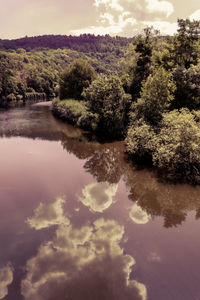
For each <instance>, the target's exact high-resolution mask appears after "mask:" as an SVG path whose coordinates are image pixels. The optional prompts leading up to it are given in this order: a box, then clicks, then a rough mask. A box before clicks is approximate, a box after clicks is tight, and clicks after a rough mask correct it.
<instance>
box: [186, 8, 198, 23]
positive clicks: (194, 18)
mask: <svg viewBox="0 0 200 300" xmlns="http://www.w3.org/2000/svg"><path fill="white" fill-rule="evenodd" d="M189 19H190V20H191V21H193V20H196V21H199V20H200V9H198V10H196V11H195V12H194V13H193V14H191V15H190V17H189Z"/></svg>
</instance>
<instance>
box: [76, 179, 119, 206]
mask: <svg viewBox="0 0 200 300" xmlns="http://www.w3.org/2000/svg"><path fill="white" fill-rule="evenodd" d="M117 188H118V185H117V184H109V183H108V182H100V183H90V184H88V185H86V186H85V187H84V188H83V190H82V196H81V197H79V200H80V201H81V202H82V203H83V204H84V205H85V206H87V207H89V209H90V210H91V211H92V212H103V211H104V210H106V209H107V208H109V207H110V205H111V204H112V202H113V197H114V196H115V194H116V192H117Z"/></svg>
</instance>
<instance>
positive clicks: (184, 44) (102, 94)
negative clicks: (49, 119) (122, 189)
mask: <svg viewBox="0 0 200 300" xmlns="http://www.w3.org/2000/svg"><path fill="white" fill-rule="evenodd" d="M52 40H55V44H54V45H53V43H52ZM56 41H57V44H56ZM28 45H29V46H30V47H29V48H28ZM75 45H76V47H75ZM1 46H2V48H4V49H7V48H17V47H19V46H20V47H24V48H25V49H26V50H24V49H17V50H16V51H14V50H9V51H5V50H2V51H1V52H0V55H1V60H0V98H1V99H6V100H7V101H12V100H14V99H15V98H18V99H20V98H21V97H22V98H26V97H28V96H29V95H32V94H34V93H36V94H37V95H38V96H39V95H45V96H47V97H51V96H54V95H57V94H58V91H60V99H57V100H55V101H54V102H53V112H54V113H55V114H56V115H57V116H60V117H62V118H64V119H66V120H67V121H69V122H71V123H73V124H74V125H75V126H79V127H83V128H85V129H88V130H92V131H94V132H95V133H96V134H97V135H99V136H101V137H103V138H106V139H107V138H109V139H113V138H114V139H116V138H124V137H126V149H127V153H128V154H129V155H130V157H133V158H134V159H137V160H138V161H140V162H141V161H142V162H144V161H148V162H150V163H151V164H152V165H154V166H156V167H157V168H158V169H159V170H161V171H162V172H161V174H164V175H165V176H166V177H168V178H176V179H178V180H182V181H190V182H191V183H200V152H199V149H200V128H199V126H200V125H199V124H200V111H199V110H200V21H190V20H182V19H180V20H178V31H177V34H175V35H174V36H160V35H159V33H158V32H157V31H155V30H153V29H152V28H146V29H145V30H144V34H141V35H139V36H137V37H135V38H134V39H133V40H132V43H130V44H129V40H128V39H126V38H119V37H116V38H111V37H109V36H104V37H100V36H98V37H95V36H92V35H82V36H80V37H63V36H59V37H54V36H45V37H36V38H30V39H29V38H24V39H20V40H16V41H1ZM35 47H52V48H57V47H68V48H70V49H57V50H50V49H49V50H47V49H37V50H36V49H35V50H31V51H30V49H32V48H35ZM72 49H73V50H72ZM74 49H75V50H78V51H79V52H77V51H75V50H74ZM77 58H79V59H80V58H81V59H82V60H78V61H77V60H76V59H77ZM66 67H67V69H66ZM93 68H94V69H93ZM94 70H95V71H94ZM95 72H96V73H103V74H101V75H98V76H97V77H96V79H95ZM61 74H62V75H61ZM71 98H73V99H71ZM80 100H82V101H80Z"/></svg>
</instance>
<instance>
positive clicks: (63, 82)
mask: <svg viewBox="0 0 200 300" xmlns="http://www.w3.org/2000/svg"><path fill="white" fill-rule="evenodd" d="M95 77H96V73H95V70H94V68H93V67H92V66H91V65H90V64H89V63H88V62H87V61H84V60H82V59H77V60H75V61H74V62H73V63H71V64H70V65H69V67H68V68H67V69H66V70H65V71H64V72H63V73H62V75H61V78H60V93H59V94H60V99H61V100H62V99H65V98H75V99H79V100H80V99H82V96H81V94H82V92H83V89H84V88H87V87H88V86H89V85H90V83H91V82H92V81H93V80H94V79H95Z"/></svg>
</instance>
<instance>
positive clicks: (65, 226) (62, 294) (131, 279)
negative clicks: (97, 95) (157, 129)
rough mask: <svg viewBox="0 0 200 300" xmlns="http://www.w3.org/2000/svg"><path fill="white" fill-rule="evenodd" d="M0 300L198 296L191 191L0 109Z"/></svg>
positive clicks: (42, 119)
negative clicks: (164, 181)
mask: <svg viewBox="0 0 200 300" xmlns="http://www.w3.org/2000/svg"><path fill="white" fill-rule="evenodd" d="M0 166H1V167H0V241H1V243H0V299H5V300H22V299H26V300H55V299H56V300H57V299H59V300H62V299H63V300H64V299H73V300H79V299H80V300H86V299H87V300H88V299H89V300H90V299H91V300H100V299H101V300H102V299H105V300H107V299H109V300H125V299H126V300H129V299H133V300H135V299H136V300H143V299H149V300H161V299H162V300H192V299H196V300H197V299H200V285H199V282H200V272H199V271H200V239H199V233H200V220H199V218H200V188H199V187H191V186H188V185H170V184H164V183H160V182H159V179H157V178H156V176H155V174H154V172H153V171H152V170H146V169H145V170H138V169H137V168H136V167H134V166H133V165H130V163H128V162H127V161H126V159H125V157H124V145H123V143H122V142H114V143H105V144H99V143H98V142H96V141H95V139H94V138H93V137H91V136H89V135H88V134H87V133H84V132H82V131H81V130H79V129H75V128H73V127H72V126H70V125H67V124H65V123H63V122H61V121H59V120H57V119H55V118H54V117H53V116H52V115H51V112H50V108H49V106H48V105H47V104H45V103H40V104H35V105H27V106H25V107H21V108H15V109H10V110H1V112H0Z"/></svg>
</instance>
